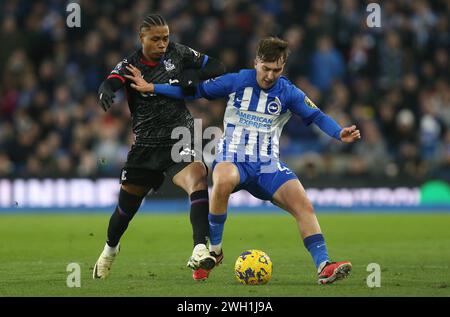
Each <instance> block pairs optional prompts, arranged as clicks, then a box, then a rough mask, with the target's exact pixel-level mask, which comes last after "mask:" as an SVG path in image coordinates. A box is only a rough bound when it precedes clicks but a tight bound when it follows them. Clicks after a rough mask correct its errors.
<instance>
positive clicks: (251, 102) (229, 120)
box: [198, 69, 322, 162]
mask: <svg viewBox="0 0 450 317" xmlns="http://www.w3.org/2000/svg"><path fill="white" fill-rule="evenodd" d="M198 90H199V93H200V95H201V96H203V97H205V98H207V99H216V98H220V97H227V98H228V102H227V107H226V110H225V116H224V121H223V125H224V132H223V135H222V138H221V140H220V142H219V144H218V147H217V150H216V154H217V158H216V159H217V160H226V161H235V162H247V161H250V162H257V161H269V160H273V159H276V160H279V140H280V135H281V131H282V129H283V126H284V125H285V124H286V122H287V121H288V120H289V118H290V117H291V115H292V113H294V114H297V115H299V116H300V117H301V118H302V119H303V121H304V122H305V123H306V124H310V123H311V122H312V121H313V120H314V119H315V118H316V117H317V116H318V115H319V114H321V113H322V112H321V111H320V110H319V109H318V108H317V107H316V106H315V105H314V103H313V102H311V100H309V98H308V97H307V96H306V95H305V93H304V92H303V91H301V90H300V89H299V88H297V87H296V86H295V85H293V84H292V83H291V82H290V81H289V80H288V79H287V78H285V77H283V76H281V77H280V78H279V79H278V80H277V82H276V83H275V85H274V86H272V87H271V88H270V89H269V90H263V89H261V88H260V87H259V85H258V83H257V81H256V70H251V69H245V70H241V71H240V72H239V73H230V74H225V75H223V76H220V77H217V78H214V79H210V80H207V81H205V82H203V83H201V84H200V85H199V87H198Z"/></svg>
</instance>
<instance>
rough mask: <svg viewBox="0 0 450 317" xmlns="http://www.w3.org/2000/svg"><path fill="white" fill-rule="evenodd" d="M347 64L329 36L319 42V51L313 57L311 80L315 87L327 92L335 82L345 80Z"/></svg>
mask: <svg viewBox="0 0 450 317" xmlns="http://www.w3.org/2000/svg"><path fill="white" fill-rule="evenodd" d="M344 74H345V63H344V59H343V58H342V55H341V53H339V51H337V50H336V49H335V48H334V46H333V41H332V39H331V38H330V37H328V36H323V37H320V38H319V39H318V40H317V49H316V51H315V52H313V54H312V56H311V72H310V78H311V82H312V84H313V85H314V86H316V87H317V88H319V89H320V90H321V91H326V90H328V89H329V88H330V87H331V84H332V83H333V81H335V80H343V79H344Z"/></svg>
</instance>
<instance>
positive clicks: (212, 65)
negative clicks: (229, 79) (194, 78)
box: [198, 56, 226, 80]
mask: <svg viewBox="0 0 450 317" xmlns="http://www.w3.org/2000/svg"><path fill="white" fill-rule="evenodd" d="M225 71H226V69H225V65H224V64H223V63H222V62H221V61H219V60H218V59H215V58H212V57H209V56H208V61H207V62H206V65H205V66H204V67H203V68H202V69H199V70H198V78H199V79H200V80H207V79H210V78H214V77H218V76H220V75H223V74H225Z"/></svg>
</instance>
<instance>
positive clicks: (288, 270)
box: [0, 211, 450, 297]
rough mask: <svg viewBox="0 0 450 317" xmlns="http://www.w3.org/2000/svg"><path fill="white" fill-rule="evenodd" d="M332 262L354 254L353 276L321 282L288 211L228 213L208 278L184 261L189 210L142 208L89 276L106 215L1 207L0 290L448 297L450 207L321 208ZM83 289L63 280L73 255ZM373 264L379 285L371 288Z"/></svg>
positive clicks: (41, 293)
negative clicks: (268, 271)
mask: <svg viewBox="0 0 450 317" xmlns="http://www.w3.org/2000/svg"><path fill="white" fill-rule="evenodd" d="M318 218H319V221H320V224H321V228H322V231H323V232H324V235H325V239H326V241H327V246H328V251H329V254H330V256H331V257H332V258H333V259H334V260H350V261H351V262H352V263H353V271H352V274H351V275H350V277H349V278H347V279H345V280H342V281H339V282H337V283H335V284H332V285H317V284H316V283H317V279H316V270H315V268H314V265H313V262H312V259H311V257H310V255H309V253H308V252H307V251H306V249H305V248H304V246H303V242H302V241H301V240H300V238H299V233H298V231H297V227H296V224H295V222H294V220H293V218H291V217H290V216H289V215H287V214H282V213H281V212H280V213H279V214H278V213H273V214H268V213H264V214H255V213H251V214H245V213H235V212H233V211H231V212H230V214H229V217H228V219H227V224H226V227H225V233H224V251H225V260H224V264H223V265H222V266H220V267H218V268H216V269H214V270H213V272H212V273H211V276H210V278H209V279H208V280H207V281H205V282H194V281H193V280H192V277H191V271H190V270H189V269H188V268H186V267H185V265H186V262H187V260H188V258H189V256H190V254H191V248H192V242H191V228H190V223H189V217H188V215H187V214H186V213H178V214H150V213H142V214H139V213H138V214H137V215H136V217H135V218H134V219H133V221H132V223H131V224H130V227H129V228H128V231H127V232H126V233H125V235H124V237H123V239H122V250H121V253H120V254H119V256H118V258H117V260H116V262H115V263H114V265H113V268H112V270H111V274H110V276H109V278H108V279H107V280H95V281H94V280H92V277H91V276H92V267H93V265H94V263H95V261H96V260H97V257H98V255H99V254H100V252H101V250H102V248H103V245H104V241H105V234H106V227H107V222H108V220H109V214H67V215H63V214H39V215H36V214H24V215H11V214H4V215H0V259H1V260H0V296H152V297H159V296H162V297H172V296H181V297H185V296H188V297H191V296H214V297H220V296H232V297H234V296H245V297H253V296H261V297H265V296H283V297H284V296H286V297H290V296H295V297H303V296H450V269H449V265H450V229H449V228H450V214H429V215H426V214H383V213H380V214H373V213H371V214H345V213H343V214H326V213H318ZM251 248H256V249H261V250H263V251H265V252H266V253H267V254H268V255H269V256H270V257H271V259H272V261H273V267H274V271H273V276H272V280H271V281H270V282H269V284H267V285H263V286H244V285H241V284H239V283H238V282H237V281H236V280H235V279H234V272H233V269H234V262H235V260H236V258H237V257H238V255H239V254H240V253H241V252H242V251H244V250H246V249H251ZM72 262H75V263H78V264H79V265H80V267H81V287H79V288H69V287H67V285H66V279H67V276H68V275H69V274H70V272H67V271H66V268H67V265H68V264H69V263H72ZM369 263H378V264H379V265H380V267H381V287H379V288H369V287H368V286H367V284H366V278H367V276H368V275H369V274H370V273H371V272H368V271H367V265H368V264H369Z"/></svg>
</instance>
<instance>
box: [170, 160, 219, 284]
mask: <svg viewBox="0 0 450 317" xmlns="http://www.w3.org/2000/svg"><path fill="white" fill-rule="evenodd" d="M207 175H208V171H207V168H206V166H205V164H204V163H203V162H192V163H190V164H189V165H187V166H186V167H184V168H183V169H182V170H181V171H179V172H178V173H177V174H175V176H174V177H173V178H172V181H173V183H174V184H175V185H177V186H179V187H181V188H182V189H183V190H184V191H185V192H186V193H187V194H188V195H189V198H190V202H191V209H190V221H191V225H192V232H193V240H194V249H193V251H192V256H191V257H190V259H189V261H188V263H187V266H188V267H190V268H192V269H194V274H193V278H194V279H195V280H204V279H206V278H207V277H208V274H207V272H205V271H204V270H203V269H201V268H199V262H200V261H204V260H205V259H209V260H210V261H214V258H213V257H212V256H211V255H210V254H209V250H208V247H207V245H206V244H207V239H208V237H209V223H208V213H209V197H208V183H207Z"/></svg>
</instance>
